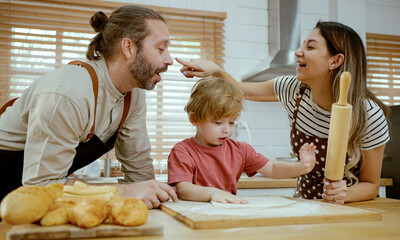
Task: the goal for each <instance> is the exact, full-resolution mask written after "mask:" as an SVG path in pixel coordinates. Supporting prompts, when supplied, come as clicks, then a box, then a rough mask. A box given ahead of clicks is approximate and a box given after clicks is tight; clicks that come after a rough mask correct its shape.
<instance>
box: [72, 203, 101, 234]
mask: <svg viewBox="0 0 400 240" xmlns="http://www.w3.org/2000/svg"><path fill="white" fill-rule="evenodd" d="M107 216H108V206H107V202H106V201H103V200H99V199H82V200H80V201H77V202H76V204H75V206H73V207H71V208H70V211H69V212H68V218H69V221H70V222H71V223H72V224H74V225H76V226H78V227H81V228H91V227H96V226H97V225H100V224H101V223H103V222H104V220H105V219H106V218H107Z"/></svg>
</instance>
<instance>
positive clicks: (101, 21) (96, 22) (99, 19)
mask: <svg viewBox="0 0 400 240" xmlns="http://www.w3.org/2000/svg"><path fill="white" fill-rule="evenodd" d="M107 22H108V17H107V15H106V14H104V13H103V12H102V11H98V12H96V13H95V14H94V15H93V16H92V17H91V18H90V26H92V28H93V30H94V31H95V32H101V31H103V29H104V27H105V26H106V24H107Z"/></svg>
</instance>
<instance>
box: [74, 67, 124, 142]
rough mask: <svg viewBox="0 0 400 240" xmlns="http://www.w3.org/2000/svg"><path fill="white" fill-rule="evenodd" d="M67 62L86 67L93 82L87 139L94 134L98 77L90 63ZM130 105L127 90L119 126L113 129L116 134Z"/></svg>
mask: <svg viewBox="0 0 400 240" xmlns="http://www.w3.org/2000/svg"><path fill="white" fill-rule="evenodd" d="M68 64H72V65H80V66H82V67H84V68H86V69H87V71H88V72H89V75H90V78H91V79H92V82H93V92H94V104H95V108H94V121H93V126H92V128H91V129H90V133H89V134H88V137H87V140H89V139H91V138H92V137H93V135H94V128H95V122H96V109H97V96H98V89H99V82H98V79H97V75H96V71H95V70H94V69H93V67H92V66H91V65H90V64H88V63H86V62H82V61H72V62H70V63H68ZM130 106H131V92H130V91H129V92H128V93H127V94H126V95H125V97H124V112H123V114H122V119H121V122H120V124H119V127H118V129H117V130H116V131H115V133H116V134H118V133H119V132H120V131H121V128H122V126H123V125H124V123H125V120H126V118H127V117H128V113H129V109H130Z"/></svg>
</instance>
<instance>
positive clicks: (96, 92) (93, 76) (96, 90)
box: [0, 61, 131, 140]
mask: <svg viewBox="0 0 400 240" xmlns="http://www.w3.org/2000/svg"><path fill="white" fill-rule="evenodd" d="M68 64H71V65H80V66H82V67H84V68H86V70H87V71H88V72H89V75H90V78H91V79H92V83H93V93H94V120H93V125H92V128H91V129H90V133H89V134H88V136H87V140H89V139H91V138H92V137H93V135H94V129H95V123H96V109H97V97H98V95H99V81H98V79H97V74H96V71H95V70H94V68H93V67H92V66H91V65H90V64H88V63H85V62H82V61H72V62H70V63H68ZM17 99H18V98H14V99H11V100H10V101H8V102H7V103H6V104H4V106H3V107H1V109H0V115H1V114H2V113H3V112H4V111H5V110H6V108H7V107H9V106H12V105H13V104H14V102H15V100H17ZM130 106H131V92H128V93H127V94H126V95H125V97H124V112H123V114H122V119H121V123H120V124H119V127H118V129H117V131H115V132H116V133H117V134H118V133H119V132H120V131H121V128H122V126H123V125H124V123H125V120H126V118H127V117H128V113H129V108H130Z"/></svg>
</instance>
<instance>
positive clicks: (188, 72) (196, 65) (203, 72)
mask: <svg viewBox="0 0 400 240" xmlns="http://www.w3.org/2000/svg"><path fill="white" fill-rule="evenodd" d="M176 61H177V62H178V63H180V64H182V65H183V66H182V68H181V72H182V73H183V75H185V77H187V78H192V77H201V78H203V77H208V76H215V77H222V76H223V73H224V70H223V69H222V68H221V67H219V66H218V65H217V64H215V63H214V62H211V61H207V60H201V59H190V60H189V61H184V60H182V59H179V58H176Z"/></svg>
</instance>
